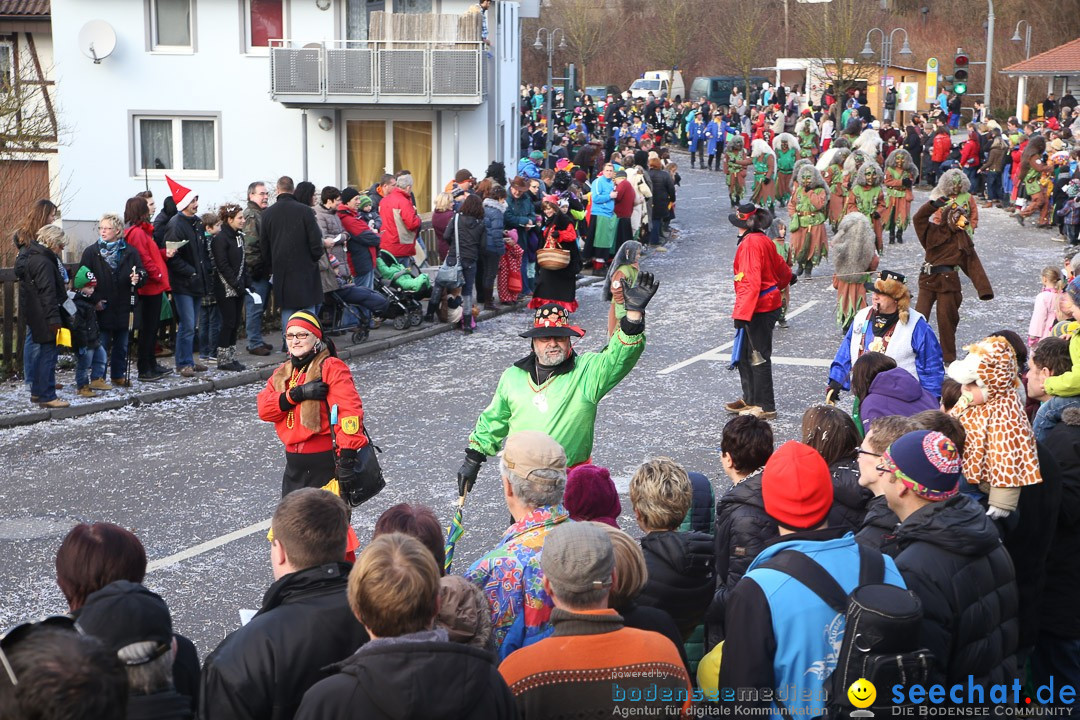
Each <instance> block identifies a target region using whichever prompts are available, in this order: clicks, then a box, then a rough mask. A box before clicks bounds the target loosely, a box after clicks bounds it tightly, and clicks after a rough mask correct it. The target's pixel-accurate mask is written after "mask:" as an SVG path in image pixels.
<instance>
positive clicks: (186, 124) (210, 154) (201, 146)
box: [181, 120, 216, 170]
mask: <svg viewBox="0 0 1080 720" xmlns="http://www.w3.org/2000/svg"><path fill="white" fill-rule="evenodd" d="M181 134H182V136H183V142H184V169H185V170H213V169H214V167H215V165H216V162H215V160H216V158H215V153H214V121H213V120H184V121H183V124H182V131H181Z"/></svg>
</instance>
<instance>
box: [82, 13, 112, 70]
mask: <svg viewBox="0 0 1080 720" xmlns="http://www.w3.org/2000/svg"><path fill="white" fill-rule="evenodd" d="M79 49H80V50H82V53H83V55H85V56H86V57H88V58H90V59H91V60H93V61H94V64H95V65H100V64H101V61H102V60H104V59H105V58H107V57H109V55H112V51H113V50H115V49H116V31H115V30H113V28H112V25H110V24H109V23H107V22H105V21H104V20H91V21H90V22H88V23H86V24H85V25H83V26H82V30H80V31H79Z"/></svg>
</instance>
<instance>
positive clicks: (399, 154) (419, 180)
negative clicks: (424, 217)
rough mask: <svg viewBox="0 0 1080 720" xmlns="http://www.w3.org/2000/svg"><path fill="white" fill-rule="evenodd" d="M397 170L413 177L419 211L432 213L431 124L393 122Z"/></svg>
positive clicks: (395, 166)
mask: <svg viewBox="0 0 1080 720" xmlns="http://www.w3.org/2000/svg"><path fill="white" fill-rule="evenodd" d="M394 170H395V171H397V170H408V171H409V172H411V173H412V176H413V195H414V196H415V197H416V209H417V211H419V212H421V213H427V212H431V123H430V122H422V121H412V120H410V121H405V120H401V121H395V122H394Z"/></svg>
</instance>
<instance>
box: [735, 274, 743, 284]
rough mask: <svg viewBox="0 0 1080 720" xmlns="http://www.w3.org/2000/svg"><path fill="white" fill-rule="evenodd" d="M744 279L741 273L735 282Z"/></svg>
mask: <svg viewBox="0 0 1080 720" xmlns="http://www.w3.org/2000/svg"><path fill="white" fill-rule="evenodd" d="M742 279H743V274H742V273H739V274H738V275H736V276H735V282H739V281H740V280H742Z"/></svg>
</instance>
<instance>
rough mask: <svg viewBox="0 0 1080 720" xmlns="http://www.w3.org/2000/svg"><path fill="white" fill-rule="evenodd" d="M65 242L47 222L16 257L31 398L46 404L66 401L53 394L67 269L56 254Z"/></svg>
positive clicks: (55, 405)
mask: <svg viewBox="0 0 1080 720" xmlns="http://www.w3.org/2000/svg"><path fill="white" fill-rule="evenodd" d="M66 243H67V238H66V236H65V235H64V231H63V230H61V229H60V228H58V227H56V226H55V225H46V226H45V227H43V228H41V229H40V230H38V232H37V237H36V239H34V240H30V241H29V242H24V244H23V246H22V247H21V248H20V249H19V256H18V258H17V259H16V260H15V278H16V279H17V280H18V281H19V308H20V311H21V312H20V313H19V314H20V316H21V319H22V320H23V321H24V322H25V323H26V347H25V348H24V352H25V353H33V358H34V360H33V362H32V363H31V367H30V368H29V371H28V377H29V379H30V402H33V403H37V404H39V405H41V406H42V407H46V408H64V407H67V406H68V405H69V403H67V402H64V401H63V400H60V399H58V398H57V397H56V360H57V348H56V332H57V330H59V329H60V328H61V327H64V325H65V324H66V318H67V315H68V313H66V312H65V310H64V309H63V308H62V307H61V305H63V303H64V302H65V301H66V300H67V281H68V277H67V270H66V269H65V268H64V265H63V263H61V262H60V258H59V255H60V254H62V253H63V251H64V245H65V244H66Z"/></svg>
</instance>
